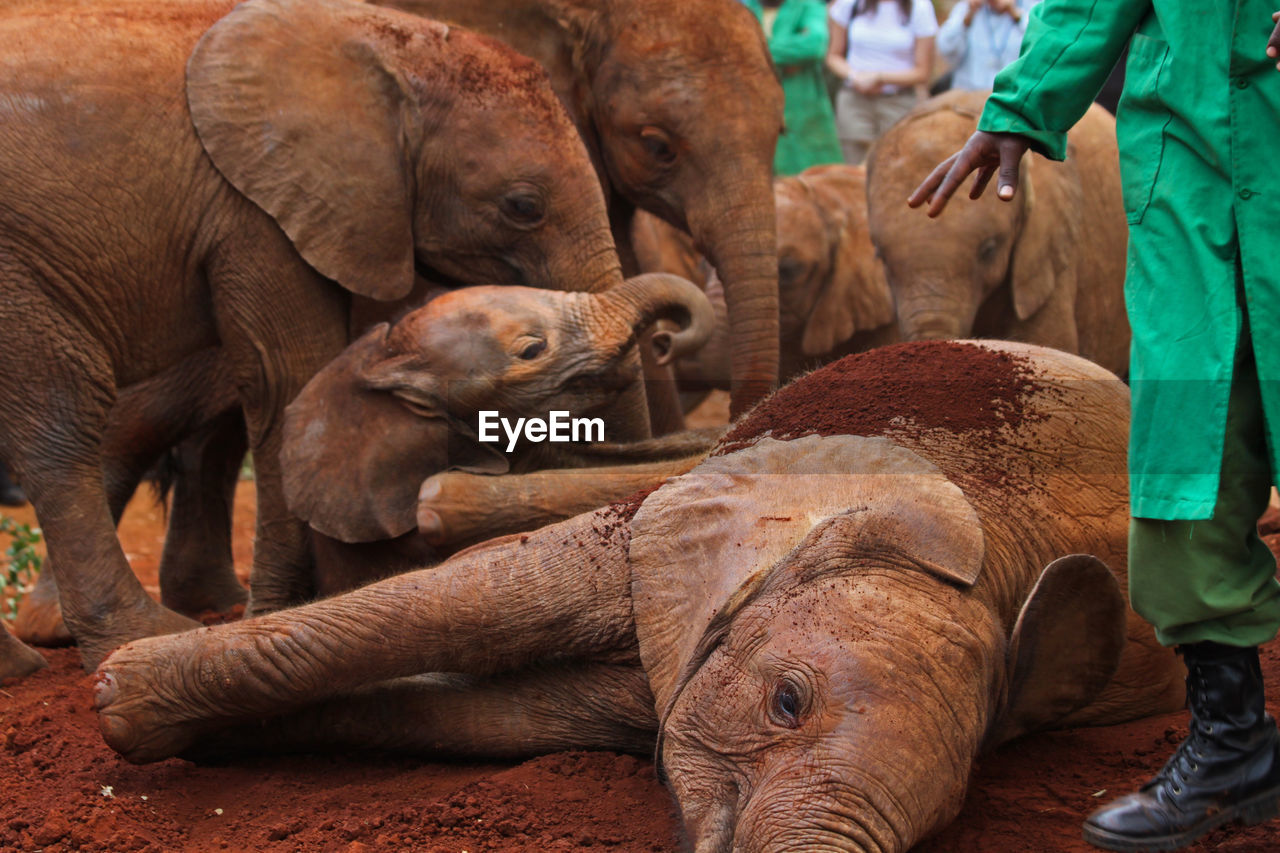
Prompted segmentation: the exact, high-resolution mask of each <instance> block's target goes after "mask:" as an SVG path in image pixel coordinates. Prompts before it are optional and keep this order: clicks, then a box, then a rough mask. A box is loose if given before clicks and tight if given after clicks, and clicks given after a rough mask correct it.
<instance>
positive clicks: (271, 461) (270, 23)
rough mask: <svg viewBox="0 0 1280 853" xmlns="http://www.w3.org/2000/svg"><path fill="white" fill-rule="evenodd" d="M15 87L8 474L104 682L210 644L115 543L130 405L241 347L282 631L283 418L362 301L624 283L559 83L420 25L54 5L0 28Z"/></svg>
mask: <svg viewBox="0 0 1280 853" xmlns="http://www.w3.org/2000/svg"><path fill="white" fill-rule="evenodd" d="M139 44H145V45H147V50H145V51H139V50H138V49H137V45H139ZM67 56H74V57H76V61H75V62H74V63H70V64H68V63H67V61H66V57H67ZM122 58H127V60H125V59H122ZM0 93H3V95H4V98H5V102H6V103H7V104H9V105H10V109H9V111H8V113H7V115H6V120H5V122H4V123H3V124H2V125H0V187H3V190H2V192H3V199H2V200H0V323H3V325H4V326H5V328H6V329H7V330H9V337H8V338H7V340H8V342H9V344H10V345H9V346H6V347H5V349H4V350H3V351H2V352H0V459H3V460H4V461H5V462H6V463H7V464H9V465H10V466H11V467H12V469H13V470H14V472H15V475H16V477H17V478H18V479H19V480H20V481H21V482H22V483H23V485H24V487H25V488H26V489H27V491H28V493H29V495H30V498H31V501H32V503H33V504H34V506H35V509H36V512H37V514H38V516H39V518H40V523H41V526H42V527H43V528H44V531H45V535H46V540H47V543H48V549H49V557H50V564H51V565H52V566H53V569H54V571H55V573H56V580H57V581H58V587H59V590H60V592H61V602H62V607H63V615H64V617H65V618H66V621H67V625H68V626H69V627H70V629H71V632H72V634H73V635H74V636H75V637H76V640H77V642H78V644H79V646H80V649H81V654H82V657H83V659H84V661H85V663H86V664H87V665H89V666H93V665H95V664H96V663H97V662H98V661H99V660H100V659H101V658H102V657H103V656H105V654H106V653H107V652H108V651H109V650H110V649H111V648H113V647H115V646H116V645H118V644H119V643H121V642H123V641H125V640H128V639H130V638H133V637H138V636H144V635H149V634H156V633H164V632H169V631H177V630H183V629H186V628H188V627H192V626H193V625H195V623H194V622H192V621H191V620H189V619H186V618H185V617H182V616H180V615H178V614H176V613H174V612H172V611H170V610H167V609H165V608H163V607H161V606H160V605H158V604H156V603H155V602H153V601H152V600H151V599H150V598H149V597H148V596H147V595H146V594H145V593H144V591H143V590H142V588H141V586H140V585H139V584H138V583H137V582H136V580H135V579H134V577H133V575H132V573H131V572H130V571H129V566H128V562H127V561H126V560H125V557H124V554H123V553H122V552H121V550H120V546H119V543H118V542H117V541H116V538H115V536H114V531H113V526H112V518H111V512H110V508H109V506H108V501H107V498H106V495H105V487H104V483H103V475H102V465H101V460H100V454H99V447H100V443H101V438H102V434H103V431H104V429H105V425H106V422H107V419H108V416H109V412H110V409H111V407H112V404H113V402H114V401H115V399H116V395H117V389H118V388H124V387H127V386H129V385H132V384H135V383H138V382H142V381H145V380H147V379H149V378H151V377H153V376H156V375H158V374H160V373H162V372H164V371H165V370H166V369H168V368H170V367H172V366H173V365H175V364H177V363H179V362H180V361H181V360H182V359H184V358H187V357H189V356H190V355H192V354H193V353H196V352H198V351H200V350H202V349H206V348H208V347H210V346H214V345H220V346H221V347H222V349H223V353H224V356H225V358H226V362H227V365H228V369H229V371H230V374H231V376H232V378H233V382H234V385H235V387H236V388H237V391H238V398H239V402H240V405H241V407H242V409H243V412H244V415H245V419H246V423H247V429H248V436H249V442H250V447H251V449H252V451H253V453H254V458H255V461H256V465H257V469H256V475H257V478H256V479H257V489H258V533H257V540H256V546H255V558H254V572H253V578H252V581H253V583H252V587H253V590H252V595H253V601H252V608H253V609H254V610H256V611H269V610H272V609H276V608H279V607H282V606H285V605H287V604H288V603H290V602H292V601H293V599H294V598H295V590H294V589H292V588H291V587H290V583H291V579H292V578H295V577H297V576H299V574H300V573H301V571H302V570H303V569H304V567H305V565H306V560H307V540H306V533H305V526H304V525H302V524H301V523H299V522H297V521H296V520H294V519H292V518H291V517H290V516H289V515H288V512H287V509H286V508H285V503H284V496H283V492H282V488H281V479H280V472H279V467H278V462H277V458H276V457H277V452H278V449H279V444H280V425H281V422H282V420H283V411H284V407H285V405H286V404H287V403H288V402H289V400H291V399H292V398H293V396H294V395H295V394H296V392H297V391H298V390H299V389H300V388H301V387H302V385H303V384H304V383H305V382H306V380H307V379H309V378H310V376H311V375H312V374H313V373H314V372H315V371H316V370H317V369H319V368H320V367H321V366H322V365H323V364H324V363H325V362H326V361H327V360H328V359H329V358H331V357H332V356H333V355H335V354H336V353H337V352H339V351H340V350H341V349H342V347H343V346H344V345H345V344H346V343H347V340H346V325H347V316H348V315H347V311H348V303H349V302H350V299H351V297H352V294H358V295H361V296H365V297H370V298H374V299H395V298H399V297H402V296H404V295H405V294H407V293H408V292H409V291H410V290H411V288H412V286H413V283H414V274H415V269H418V268H424V267H430V268H431V269H433V270H435V271H438V272H440V273H442V274H444V275H447V276H451V277H453V278H455V279H458V280H463V281H468V280H470V281H486V280H487V281H490V282H493V283H497V284H524V285H529V286H537V287H559V288H574V289H581V290H604V289H607V288H608V287H609V286H611V285H613V284H616V283H618V282H620V281H621V270H620V268H619V262H618V258H617V254H616V251H615V249H614V244H613V239H612V235H611V233H610V231H609V223H608V214H607V211H606V208H605V203H604V198H603V195H602V192H601V189H600V186H599V181H598V180H597V178H596V176H595V172H594V169H593V168H592V164H591V161H590V158H589V156H588V154H587V151H586V149H585V147H584V146H583V144H582V141H581V139H580V138H579V137H578V135H577V133H576V131H575V129H574V126H573V124H572V123H571V122H570V120H569V118H568V116H567V115H566V114H565V112H564V110H563V108H562V106H561V105H560V103H559V101H558V99H557V98H556V96H555V94H554V92H553V91H552V89H551V87H550V85H549V84H548V81H547V76H546V73H545V71H543V70H542V69H541V68H540V67H538V66H537V65H536V64H535V63H533V62H532V61H530V60H528V59H525V58H524V57H522V56H520V55H518V54H516V53H515V52H514V51H512V50H511V49H510V48H508V47H506V46H505V45H502V44H500V43H498V42H495V41H493V40H491V39H487V38H483V37H480V36H476V35H473V34H470V33H466V32H461V31H458V30H450V29H449V28H448V27H446V26H444V25H442V24H439V23H435V22H431V21H427V20H424V19H422V18H420V17H417V16H413V15H405V14H403V13H399V12H396V11H394V10H390V9H380V8H376V7H372V6H369V5H366V4H359V3H352V2H343V0H249V2H245V3H241V4H239V5H236V4H234V3H233V2H231V0H181V2H179V0H131V2H117V0H84V1H83V2H73V0H51V2H46V3H41V4H38V5H28V6H20V7H19V8H18V9H17V10H15V11H13V12H12V13H11V14H8V15H6V16H5V17H4V18H3V19H0Z"/></svg>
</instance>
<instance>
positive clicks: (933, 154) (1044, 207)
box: [867, 91, 1129, 376]
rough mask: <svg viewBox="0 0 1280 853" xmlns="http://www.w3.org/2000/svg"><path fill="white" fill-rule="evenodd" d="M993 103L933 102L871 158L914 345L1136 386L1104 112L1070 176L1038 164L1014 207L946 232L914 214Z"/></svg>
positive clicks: (880, 223)
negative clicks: (1057, 364) (1038, 362)
mask: <svg viewBox="0 0 1280 853" xmlns="http://www.w3.org/2000/svg"><path fill="white" fill-rule="evenodd" d="M985 101H986V94H985V93H979V92H958V91H957V92H949V93H947V94H945V95H940V96H938V97H937V98H933V99H932V100H929V101H926V102H925V103H923V104H921V105H920V106H919V107H917V108H916V109H915V110H913V111H912V112H911V113H910V114H909V115H908V116H907V117H905V118H904V119H903V120H902V121H900V122H899V123H898V124H897V125H895V126H894V127H893V128H891V129H890V130H889V131H888V132H887V133H886V134H885V135H884V136H883V137H882V138H881V139H880V140H879V141H878V142H877V144H876V146H875V148H874V149H873V151H872V152H871V154H870V155H869V159H868V161H867V162H868V165H867V200H868V207H869V214H870V223H871V239H872V242H873V243H874V244H875V247H876V251H877V253H878V254H879V255H880V257H881V258H882V260H883V261H884V266H885V271H886V274H887V276H888V279H889V287H890V289H891V290H892V291H893V298H894V302H895V304H896V305H897V311H898V327H899V329H900V330H901V332H902V337H903V338H904V339H905V340H911V341H915V340H937V339H943V338H965V337H980V338H1003V339H1009V340H1019V341H1028V342H1031V343H1037V344H1042V345H1044V346H1051V347H1056V348H1058V349H1062V350H1066V351H1067V352H1073V353H1078V354H1080V355H1082V356H1084V357H1085V358H1088V359H1090V360H1092V361H1095V362H1097V363H1098V364H1101V365H1102V366H1103V367H1105V368H1107V369H1108V370H1111V371H1113V372H1115V373H1117V374H1120V375H1122V376H1123V375H1125V374H1126V373H1127V372H1128V365H1129V321H1128V319H1127V317H1126V316H1125V310H1124V269H1125V250H1126V244H1127V238H1128V228H1127V226H1126V225H1125V218H1124V205H1123V203H1122V200H1121V197H1120V167H1119V159H1118V156H1119V155H1118V154H1117V152H1116V134H1115V120H1114V119H1113V118H1112V117H1111V116H1110V115H1109V114H1108V113H1107V112H1106V110H1104V109H1102V108H1101V107H1095V108H1093V109H1091V110H1090V111H1089V112H1088V113H1086V114H1085V117H1084V118H1083V119H1082V120H1081V121H1080V123H1079V124H1078V125H1076V126H1075V127H1074V128H1073V129H1072V130H1071V133H1070V134H1069V136H1068V148H1067V151H1068V154H1067V160H1066V162H1065V163H1053V162H1050V161H1048V160H1045V159H1043V158H1033V159H1034V161H1035V162H1033V163H1031V164H1029V165H1028V168H1027V169H1026V170H1024V172H1023V175H1022V186H1021V187H1020V188H1019V191H1018V195H1017V200H1016V201H1015V202H1014V203H1013V204H1005V203H1003V202H1000V201H999V200H997V199H996V198H995V193H990V194H988V195H986V196H985V197H984V198H982V199H980V200H978V201H977V202H974V203H973V204H971V205H968V206H967V207H966V209H965V210H964V211H963V212H958V213H959V214H960V215H957V216H954V217H952V216H948V217H945V218H944V219H928V218H927V217H923V216H916V215H914V213H915V212H914V211H912V210H911V209H910V208H908V207H907V205H906V201H905V199H906V198H907V196H908V195H910V194H911V191H912V190H913V189H915V184H916V183H917V182H918V178H919V176H920V175H922V174H924V173H926V172H928V171H929V169H930V168H932V167H933V165H934V164H935V163H939V162H941V161H942V160H943V159H945V158H946V157H947V156H949V155H950V154H951V153H952V152H954V151H956V150H958V149H959V148H960V146H961V145H963V144H964V142H965V140H967V139H968V138H969V135H970V134H971V133H973V131H974V129H975V128H976V127H977V122H978V115H979V114H980V113H981V112H982V106H983V104H984V103H985Z"/></svg>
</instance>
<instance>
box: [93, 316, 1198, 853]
mask: <svg viewBox="0 0 1280 853" xmlns="http://www.w3.org/2000/svg"><path fill="white" fill-rule="evenodd" d="M922 376H932V377H935V378H936V379H938V380H939V381H938V382H937V383H929V382H921V381H919V380H920V378H921V377H922ZM940 385H941V386H945V391H944V394H943V397H945V399H940V397H939V393H938V388H939V386H940ZM952 407H954V408H952ZM958 416H959V417H958ZM1127 421H1128V391H1127V389H1126V388H1125V387H1124V385H1123V384H1122V383H1121V382H1119V381H1118V380H1117V379H1116V377H1115V376H1113V375H1111V374H1109V373H1107V372H1106V371H1104V370H1102V369H1101V368H1099V367H1097V366H1096V365H1094V364H1092V363H1090V362H1087V361H1085V360H1083V359H1080V358H1078V357H1076V356H1072V355H1068V354H1065V353H1061V352H1057V351H1052V350H1047V349H1044V348H1039V347H1034V346H1028V345H1025V344H1016V343H1003V342H964V343H956V342H926V343H914V344H901V345H896V346H890V347H883V348H880V349H877V350H873V351H871V352H868V353H863V354H861V355H856V356H850V357H848V358H846V359H844V360H842V361H840V362H836V363H834V364H831V365H828V366H826V367H824V368H821V369H820V370H818V371H816V372H814V373H811V374H808V375H806V376H804V377H802V378H801V379H799V380H797V381H796V382H795V383H793V384H791V385H789V386H787V387H786V388H784V389H783V390H781V391H779V392H778V393H777V394H776V395H774V396H773V397H772V398H771V399H769V400H767V401H765V402H764V403H762V404H761V405H760V406H758V407H757V408H756V409H754V410H753V411H752V412H751V413H749V415H748V416H747V417H746V418H744V419H742V420H740V421H738V422H737V423H736V425H735V426H734V428H733V430H732V431H731V432H730V433H729V434H728V435H726V436H725V437H724V439H722V441H721V443H720V445H719V446H718V448H717V449H716V450H715V451H714V452H713V453H712V455H711V456H710V457H708V458H707V459H706V460H705V461H704V462H702V463H701V464H700V465H698V466H697V467H695V468H693V469H692V470H691V471H690V472H689V473H688V474H685V475H683V476H680V477H676V478H674V479H671V480H669V481H667V482H666V484H665V485H663V486H662V487H661V488H658V489H657V491H654V492H652V493H650V494H647V495H637V496H636V497H635V498H633V499H632V500H629V501H626V502H623V503H621V504H616V505H613V506H609V507H605V508H603V509H597V510H594V511H591V512H587V513H585V514H583V515H580V516H576V517H574V518H571V519H569V520H567V521H564V522H561V523H559V524H554V525H551V526H548V527H544V528H542V529H540V530H537V531H535V532H533V533H528V534H522V535H519V536H511V537H507V538H504V539H499V540H495V541H492V542H489V543H486V544H482V545H480V546H477V547H475V548H470V549H468V550H466V551H464V552H462V553H459V554H457V555H455V556H454V557H453V558H451V559H450V560H448V561H446V562H445V563H443V564H441V565H440V566H438V567H436V568H435V569H432V570H430V571H424V572H415V573H411V574H407V575H401V576H399V577H396V578H391V579H387V580H384V581H380V582H378V583H376V584H373V585H370V586H367V587H364V588H363V589H360V590H356V591H354V592H351V593H348V594H346V595H343V596H338V597H336V598H332V599H327V600H325V601H322V602H317V603H315V604H311V605H307V606H305V607H301V608H297V609H295V610H291V611H287V612H283V613H275V614H268V615H267V616H264V617H262V618H261V619H254V620H248V621H245V622H241V623H237V624H231V625H223V626H218V627H215V628H212V629H209V630H206V631H199V632H189V633H186V634H181V635H177V636H172V637H158V638H153V639H147V640H141V641H138V642H135V643H132V644H130V645H128V646H126V647H124V648H122V649H120V650H118V651H117V652H115V654H113V655H112V657H110V658H109V659H108V660H107V661H106V662H105V663H104V664H103V666H102V668H101V669H100V670H99V672H98V681H97V685H96V704H97V707H98V711H99V722H100V726H101V729H102V732H103V735H104V737H105V738H106V740H107V743H108V744H110V745H111V746H112V747H113V748H115V749H116V750H117V751H119V752H120V753H121V754H123V755H124V756H125V757H126V758H128V759H129V760H131V761H136V762H142V761H152V760H157V759H160V758H164V757H166V756H170V755H174V754H177V753H180V752H182V751H183V750H187V749H189V748H193V747H194V748H195V750H196V751H197V752H198V751H199V750H200V749H209V750H214V751H216V752H217V754H219V755H223V756H225V754H226V753H225V750H228V749H249V750H252V751H254V752H259V751H260V750H261V749H263V748H276V749H281V748H282V749H314V748H317V747H329V748H334V747H338V748H379V749H393V750H414V751H421V752H425V753H446V754H462V755H483V756H503V757H506V756H516V755H527V754H529V753H535V752H543V751H554V750H563V749H584V748H596V749H620V750H634V751H650V750H654V749H655V744H656V755H657V759H658V762H659V765H660V771H661V774H662V777H663V778H664V779H665V780H666V782H667V783H668V784H669V786H670V787H671V790H672V792H673V793H674V795H675V798H676V801H677V803H678V805H679V808H680V811H681V814H682V817H683V820H684V823H685V826H686V828H687V830H688V833H689V836H690V842H691V843H690V848H691V849H694V850H699V851H722V850H730V849H733V850H866V851H871V850H875V851H880V853H899V851H905V850H907V849H909V848H910V847H911V846H912V845H914V844H915V843H916V842H917V841H918V840H920V839H921V838H923V837H925V836H927V835H928V834H930V833H931V832H934V831H936V830H938V829H939V828H941V827H942V826H944V825H945V824H946V823H947V822H948V821H950V820H951V819H952V817H954V815H955V814H956V813H957V811H958V810H959V809H960V807H961V804H962V803H963V799H964V792H965V787H966V784H967V781H968V778H969V773H970V769H971V764H972V761H973V759H974V756H975V755H976V754H978V753H979V751H980V750H981V749H983V748H990V747H993V746H995V745H997V744H999V743H1001V742H1003V741H1005V740H1007V739H1010V738H1013V737H1016V736H1017V735H1019V734H1021V733H1023V732H1026V731H1030V730H1033V729H1037V728H1043V727H1053V726H1067V725H1085V724H1106V723H1109V722H1117V721H1121V720H1125V719H1132V718H1135V717H1138V716H1141V715H1145V714H1151V713H1157V712H1163V711H1169V710H1172V709H1174V708H1176V707H1179V706H1180V705H1181V703H1182V701H1183V687H1182V682H1181V679H1182V677H1183V675H1184V672H1183V671H1182V669H1181V666H1180V665H1179V663H1178V661H1177V659H1176V657H1175V656H1174V655H1173V653H1172V651H1171V650H1169V649H1164V648H1161V647H1160V646H1159V645H1158V644H1157V643H1156V641H1155V638H1154V636H1153V635H1152V632H1151V629H1150V627H1149V626H1147V625H1146V624H1145V623H1143V621H1142V620H1141V619H1139V618H1138V617H1137V616H1136V615H1135V614H1133V613H1132V612H1131V611H1129V610H1128V608H1127V607H1126V602H1125V598H1124V589H1125V583H1124V581H1125V553H1126V552H1125V543H1126V532H1127V492H1126V488H1125V484H1126V466H1125V445H1126V441H1125V439H1126V430H1127V426H1128V424H1127ZM492 479H494V480H496V481H498V482H499V483H500V482H502V481H503V480H504V479H506V478H492ZM552 485H554V483H553V484H552ZM558 485H559V491H557V490H555V489H548V491H547V492H546V494H545V495H544V498H546V499H547V500H552V501H554V500H556V499H557V498H560V497H564V496H565V495H566V494H572V492H573V491H574V489H575V485H576V484H575V483H574V482H573V481H572V480H571V479H569V478H564V479H562V480H561V481H560V482H559V483H558ZM446 672H447V673H451V674H444V673H446ZM209 673H215V674H216V676H217V677H209V676H208V674H209ZM237 724H240V725H237Z"/></svg>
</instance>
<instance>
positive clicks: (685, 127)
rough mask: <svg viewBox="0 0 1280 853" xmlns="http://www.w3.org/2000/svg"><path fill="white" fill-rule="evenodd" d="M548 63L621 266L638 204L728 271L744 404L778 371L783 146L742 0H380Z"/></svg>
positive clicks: (627, 264) (626, 267) (774, 91)
mask: <svg viewBox="0 0 1280 853" xmlns="http://www.w3.org/2000/svg"><path fill="white" fill-rule="evenodd" d="M375 1H376V2H379V3H382V4H384V5H388V6H393V7H396V8H399V9H403V10H405V11H409V12H416V13H418V14H422V15H425V16H427V17H429V18H434V19H437V20H440V21H447V22H449V23H451V24H457V25H460V26H464V27H469V28H472V29H475V30H478V31H480V32H484V33H487V34H489V35H491V36H494V37H495V38H500V39H503V40H504V41H506V42H508V43H509V44H510V45H511V46H512V47H514V48H515V49H517V50H519V51H520V52H521V53H523V54H525V55H527V56H529V57H532V58H533V59H535V60H537V61H538V62H540V63H541V64H542V65H543V66H544V67H545V68H546V69H547V70H548V71H549V72H550V74H551V81H552V85H553V86H554V87H555V90H556V92H557V93H558V94H559V95H560V99H561V100H562V101H563V102H564V104H565V106H566V107H567V108H568V111H569V114H570V115H571V116H572V117H573V121H574V123H575V124H576V125H577V127H578V131H579V132H580V133H581V135H582V138H583V140H584V142H585V143H586V146H587V149H588V150H589V151H590V152H591V156H592V159H593V161H594V162H595V165H596V169H597V171H598V172H599V175H600V180H601V183H602V184H603V186H604V190H605V195H606V197H607V200H608V204H609V215H610V218H611V220H612V221H613V223H614V228H613V234H614V239H615V241H616V242H617V244H618V251H619V253H620V254H621V256H622V266H623V271H624V272H625V273H626V274H627V275H634V274H635V273H637V272H639V271H640V269H639V267H638V266H637V265H636V263H635V260H634V257H633V255H632V251H631V242H630V230H631V219H632V216H633V214H634V213H635V210H636V208H640V209H642V210H647V211H649V212H651V213H654V214H656V215H657V216H660V217H661V218H663V219H665V220H666V221H667V222H669V223H671V224H672V225H674V226H676V227H677V228H680V229H681V230H683V231H686V232H688V233H690V234H692V235H693V238H694V241H695V243H696V244H697V246H698V249H699V251H701V252H702V254H703V255H705V256H706V257H707V258H708V259H709V260H710V261H711V263H712V264H713V265H714V266H715V268H716V270H717V271H718V272H719V274H720V277H721V279H722V280H723V281H724V282H725V288H724V289H725V295H726V300H727V304H728V316H729V325H730V328H731V329H732V332H733V336H732V345H731V347H730V361H731V365H732V384H733V391H732V393H733V399H732V410H733V411H734V412H735V413H740V412H743V411H746V409H748V408H749V407H750V406H751V405H752V404H754V403H755V402H757V401H758V400H759V399H760V398H761V397H762V396H763V395H764V394H765V393H767V391H768V389H769V388H770V387H771V386H773V385H774V384H776V382H777V367H776V365H777V340H778V319H777V313H778V303H777V280H776V269H775V266H774V263H773V244H774V217H773V192H772V187H771V186H770V182H771V180H772V176H773V157H774V149H775V147H776V146H777V141H778V133H779V131H780V130H782V88H781V85H780V83H779V82H778V77H777V74H776V72H775V70H774V68H773V65H772V62H771V60H770V58H769V49H768V45H767V44H766V43H765V39H764V34H763V32H762V31H761V29H760V25H759V24H758V23H757V22H756V20H755V18H754V16H753V15H752V14H751V12H749V11H748V10H747V9H746V8H745V7H743V5H742V4H741V3H739V2H737V0H699V2H696V3H689V2H683V0H486V2H476V0H375Z"/></svg>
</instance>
